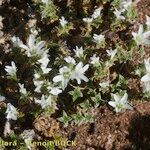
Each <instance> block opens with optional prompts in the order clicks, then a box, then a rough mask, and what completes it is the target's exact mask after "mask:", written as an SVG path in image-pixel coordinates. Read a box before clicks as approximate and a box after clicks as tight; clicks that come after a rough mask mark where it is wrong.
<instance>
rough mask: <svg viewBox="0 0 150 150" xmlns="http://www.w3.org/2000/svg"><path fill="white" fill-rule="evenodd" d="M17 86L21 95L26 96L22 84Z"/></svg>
mask: <svg viewBox="0 0 150 150" xmlns="http://www.w3.org/2000/svg"><path fill="white" fill-rule="evenodd" d="M18 85H19V88H20V89H19V92H20V93H21V94H23V95H26V94H27V90H26V88H24V84H20V83H18Z"/></svg>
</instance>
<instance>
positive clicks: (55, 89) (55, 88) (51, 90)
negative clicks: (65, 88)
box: [48, 87, 62, 96]
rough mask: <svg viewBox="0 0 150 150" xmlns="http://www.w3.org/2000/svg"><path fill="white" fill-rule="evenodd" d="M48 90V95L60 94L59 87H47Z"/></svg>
mask: <svg viewBox="0 0 150 150" xmlns="http://www.w3.org/2000/svg"><path fill="white" fill-rule="evenodd" d="M48 88H49V89H50V93H51V94H52V95H55V96H57V95H58V94H60V93H62V90H60V87H48Z"/></svg>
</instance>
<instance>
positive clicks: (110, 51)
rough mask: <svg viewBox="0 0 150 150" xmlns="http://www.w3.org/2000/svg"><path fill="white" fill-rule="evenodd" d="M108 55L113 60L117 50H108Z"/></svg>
mask: <svg viewBox="0 0 150 150" xmlns="http://www.w3.org/2000/svg"><path fill="white" fill-rule="evenodd" d="M106 52H107V55H108V56H110V59H113V58H114V57H115V55H116V53H117V49H115V50H106Z"/></svg>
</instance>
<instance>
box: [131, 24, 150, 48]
mask: <svg viewBox="0 0 150 150" xmlns="http://www.w3.org/2000/svg"><path fill="white" fill-rule="evenodd" d="M132 35H133V38H134V40H135V41H136V43H137V45H142V44H145V45H148V44H150V31H147V32H144V29H143V25H141V24H140V25H139V30H138V33H135V32H132Z"/></svg>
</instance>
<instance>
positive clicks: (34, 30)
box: [30, 28, 38, 36]
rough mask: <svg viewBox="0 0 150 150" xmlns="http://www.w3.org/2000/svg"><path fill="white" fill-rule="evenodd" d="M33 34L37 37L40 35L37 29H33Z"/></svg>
mask: <svg viewBox="0 0 150 150" xmlns="http://www.w3.org/2000/svg"><path fill="white" fill-rule="evenodd" d="M30 31H31V33H32V34H34V35H35V36H36V35H38V31H37V30H36V29H35V28H31V30H30Z"/></svg>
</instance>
